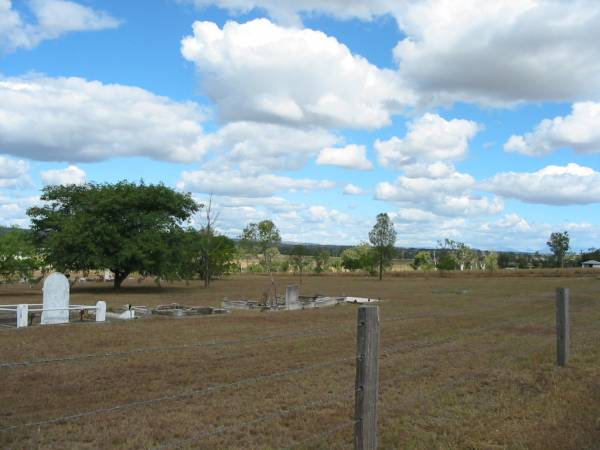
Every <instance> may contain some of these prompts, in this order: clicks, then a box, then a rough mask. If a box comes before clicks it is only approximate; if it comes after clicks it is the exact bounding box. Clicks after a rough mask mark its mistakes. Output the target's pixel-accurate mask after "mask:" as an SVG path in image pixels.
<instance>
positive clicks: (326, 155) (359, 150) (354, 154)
mask: <svg viewBox="0 0 600 450" xmlns="http://www.w3.org/2000/svg"><path fill="white" fill-rule="evenodd" d="M317 164H319V165H329V166H338V167H344V168H346V169H356V170H372V169H373V163H371V161H369V159H368V158H367V148H366V147H365V146H364V145H347V146H346V147H340V148H332V147H328V148H324V149H323V150H321V152H320V153H319V157H318V158H317Z"/></svg>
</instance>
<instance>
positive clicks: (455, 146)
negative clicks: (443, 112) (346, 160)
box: [375, 113, 480, 168]
mask: <svg viewBox="0 0 600 450" xmlns="http://www.w3.org/2000/svg"><path fill="white" fill-rule="evenodd" d="M479 128H480V127H479V125H478V124H477V123H475V122H472V121H470V120H462V119H452V120H446V119H444V118H443V117H440V116H439V115H437V114H432V113H427V114H425V115H423V116H422V117H421V118H419V119H417V120H415V121H413V122H411V123H409V124H408V132H407V134H406V136H405V137H404V138H402V139H401V138H398V137H395V136H394V137H393V138H391V139H390V140H387V141H380V140H379V139H378V140H376V141H375V150H376V151H377V156H378V159H379V162H380V164H381V165H383V166H385V167H394V168H400V167H403V166H406V165H411V164H415V163H416V162H417V161H440V160H442V161H454V160H459V159H462V158H464V157H465V156H466V154H467V152H468V150H469V141H470V140H471V139H473V137H474V136H475V135H476V134H477V132H478V130H479Z"/></svg>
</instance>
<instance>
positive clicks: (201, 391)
mask: <svg viewBox="0 0 600 450" xmlns="http://www.w3.org/2000/svg"><path fill="white" fill-rule="evenodd" d="M355 358H356V357H355V356H352V357H345V358H337V359H335V360H334V361H329V362H326V363H319V364H312V365H310V366H304V367H299V368H294V369H289V370H284V371H279V372H273V373H270V374H265V375H258V376H256V377H252V378H245V379H243V380H238V381H235V382H232V383H224V384H218V385H214V386H208V387H205V388H198V389H191V390H188V391H186V392H182V393H178V394H172V395H164V396H161V397H155V398H151V399H146V400H136V401H133V402H128V403H123V404H120V405H115V406H111V407H105V408H98V409H94V410H91V411H85V412H82V413H77V414H71V415H67V416H61V417H55V418H52V419H47V420H42V421H38V422H29V423H25V424H19V425H12V426H9V427H5V428H0V432H8V431H13V430H17V429H20V428H26V427H34V426H38V427H40V426H44V425H52V424H55V423H62V422H68V421H71V420H77V419H81V418H84V417H89V416H93V415H97V414H105V413H111V412H114V411H119V410H124V409H129V408H133V407H137V406H142V405H150V404H155V403H161V402H164V401H175V400H180V399H182V398H188V397H195V396H199V395H207V394H209V393H212V392H215V391H218V390H221V389H227V388H232V387H241V386H245V385H248V384H252V383H256V382H258V381H263V380H269V379H272V378H278V377H285V376H291V375H297V374H301V373H304V372H308V371H311V370H317V369H321V368H324V367H330V366H335V365H337V364H340V363H343V362H348V361H352V360H354V359H355Z"/></svg>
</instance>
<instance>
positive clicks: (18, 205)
mask: <svg viewBox="0 0 600 450" xmlns="http://www.w3.org/2000/svg"><path fill="white" fill-rule="evenodd" d="M39 204H40V198H39V196H22V195H12V194H11V195H9V196H7V195H5V194H3V193H0V225H2V226H13V225H16V226H19V227H26V226H29V218H28V217H27V215H26V211H27V208H30V207H32V206H36V205H39Z"/></svg>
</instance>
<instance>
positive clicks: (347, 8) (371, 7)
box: [179, 0, 398, 25]
mask: <svg viewBox="0 0 600 450" xmlns="http://www.w3.org/2000/svg"><path fill="white" fill-rule="evenodd" d="M179 1H180V2H185V3H192V4H195V5H196V6H198V7H200V8H203V7H207V6H211V5H217V6H219V7H220V8H223V9H227V10H228V11H229V12H231V13H234V14H235V13H238V14H244V13H248V12H250V11H251V10H253V9H255V8H260V9H263V10H265V11H266V12H267V13H268V14H269V16H270V17H272V18H273V19H276V20H277V21H278V22H280V23H284V24H288V25H290V24H293V25H299V24H300V18H299V17H298V15H299V13H301V12H302V13H308V14H311V13H312V14H314V13H325V14H327V15H331V16H333V17H336V18H340V19H350V18H355V17H357V18H360V19H364V20H371V19H373V18H374V17H376V16H380V15H383V14H386V13H387V12H388V11H389V10H390V7H392V6H393V5H395V4H397V3H398V2H397V1H395V0H369V1H364V0H303V1H302V2H299V1H297V0H179Z"/></svg>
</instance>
